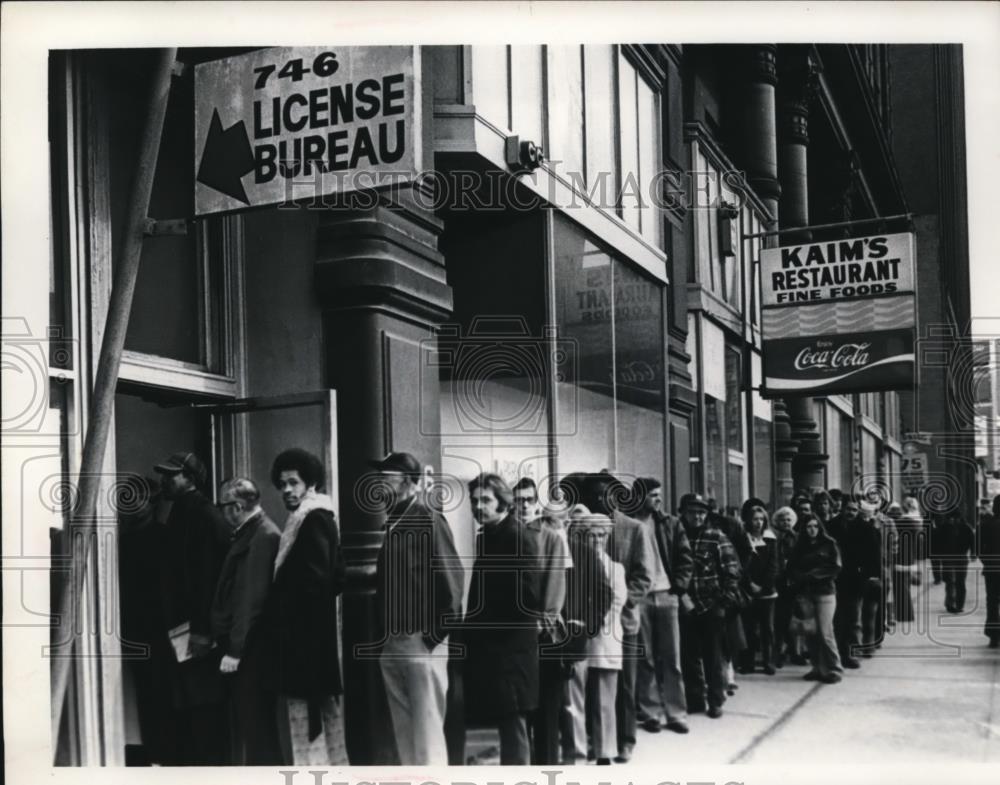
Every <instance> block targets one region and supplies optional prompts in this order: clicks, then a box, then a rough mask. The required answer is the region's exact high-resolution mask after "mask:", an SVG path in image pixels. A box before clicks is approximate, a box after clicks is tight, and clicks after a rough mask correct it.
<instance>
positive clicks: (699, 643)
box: [680, 611, 728, 711]
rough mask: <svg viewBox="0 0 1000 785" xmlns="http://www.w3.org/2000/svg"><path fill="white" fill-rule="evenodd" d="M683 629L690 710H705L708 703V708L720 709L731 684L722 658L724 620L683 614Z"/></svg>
mask: <svg viewBox="0 0 1000 785" xmlns="http://www.w3.org/2000/svg"><path fill="white" fill-rule="evenodd" d="M680 628H681V661H682V663H683V670H684V690H685V693H686V695H687V704H688V710H689V711H694V710H703V709H704V708H705V704H706V702H707V704H708V707H709V708H721V707H722V704H723V703H725V701H726V683H727V681H728V680H727V678H726V674H725V663H724V661H723V658H722V636H723V635H724V634H725V631H726V619H725V616H723V615H720V614H717V613H714V612H712V611H709V612H708V613H701V614H698V615H692V614H689V613H686V614H682V615H681V618H680Z"/></svg>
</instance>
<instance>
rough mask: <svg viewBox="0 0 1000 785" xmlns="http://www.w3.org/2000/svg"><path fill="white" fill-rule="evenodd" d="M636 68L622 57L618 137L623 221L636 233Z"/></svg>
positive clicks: (638, 183) (639, 188)
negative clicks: (619, 142) (619, 143)
mask: <svg viewBox="0 0 1000 785" xmlns="http://www.w3.org/2000/svg"><path fill="white" fill-rule="evenodd" d="M636 79H638V76H637V74H636V72H635V68H633V67H632V65H631V64H630V63H629V61H628V60H627V59H626V58H625V55H623V54H621V53H619V54H618V135H619V138H620V139H621V161H622V164H621V179H622V187H621V202H622V205H621V206H622V218H623V219H624V220H625V223H627V224H629V225H630V226H632V227H633V228H634V229H635V230H636V231H638V230H639V229H640V218H639V194H641V193H642V185H641V184H642V179H641V177H640V172H639V128H638V106H637V103H636V102H637V100H638V99H637V96H636Z"/></svg>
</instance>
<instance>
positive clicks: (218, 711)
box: [155, 452, 229, 766]
mask: <svg viewBox="0 0 1000 785" xmlns="http://www.w3.org/2000/svg"><path fill="white" fill-rule="evenodd" d="M155 470H156V471H157V472H158V473H159V474H161V475H162V476H163V483H162V493H163V496H164V497H165V498H166V499H168V500H169V501H171V502H172V505H171V508H170V514H169V515H168V517H167V521H166V527H165V528H166V534H165V537H164V540H165V542H164V550H163V554H162V556H161V601H162V603H163V611H164V616H163V618H164V621H165V623H166V627H167V630H166V632H167V633H168V634H170V633H171V631H172V630H173V631H174V634H173V635H172V638H173V640H174V646H175V651H176V660H177V661H176V663H175V665H176V667H173V668H172V669H171V671H172V678H171V687H172V693H173V707H174V711H173V723H172V725H173V736H174V744H173V745H172V746H173V753H172V754H168V756H167V760H166V761H165V762H166V763H169V764H173V765H182V766H183V765H191V766H196V765H202V766H213V765H215V766H218V765H225V764H227V763H228V762H229V755H228V750H229V728H228V723H227V712H226V709H225V706H226V704H225V691H224V684H223V681H222V676H221V674H220V673H219V661H220V659H221V658H222V653H223V652H222V650H221V649H219V648H218V647H216V646H215V645H214V644H213V641H212V627H211V610H212V600H213V598H214V596H215V587H216V584H217V583H218V580H219V573H220V572H221V570H222V562H223V560H224V559H225V556H226V551H227V550H228V548H229V532H228V526H227V525H226V522H225V520H224V519H223V517H222V514H221V513H220V512H219V511H218V510H217V509H216V508H215V506H214V505H213V504H212V502H211V501H209V499H208V498H207V497H206V496H205V495H204V494H203V493H202V492H201V491H200V490H199V488H200V487H201V486H202V485H203V484H204V483H205V480H206V477H207V472H206V471H205V465H204V464H203V463H202V462H201V461H200V460H199V459H198V456H196V455H195V454H194V453H192V452H178V453H174V454H173V455H171V456H170V457H169V458H167V459H166V460H165V461H163V462H162V463H160V464H158V465H157V466H156V467H155ZM183 625H187V631H186V632H185V631H184V626H183ZM178 646H180V647H182V650H178V649H177V647H178Z"/></svg>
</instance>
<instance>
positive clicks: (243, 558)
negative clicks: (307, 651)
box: [212, 477, 282, 766]
mask: <svg viewBox="0 0 1000 785" xmlns="http://www.w3.org/2000/svg"><path fill="white" fill-rule="evenodd" d="M216 506H217V507H219V508H220V509H221V510H222V515H223V517H224V518H225V519H226V523H227V524H229V526H230V529H231V531H232V535H231V536H232V544H231V545H230V546H229V553H228V554H227V555H226V560H225V562H224V563H223V565H222V573H221V575H220V576H219V584H218V587H217V588H216V592H215V600H214V602H213V603H212V633H213V635H214V637H215V640H216V641H217V642H218V643H219V645H220V647H221V648H222V651H223V652H224V653H223V657H222V661H221V662H220V663H219V670H220V671H221V672H222V673H223V674H226V675H227V676H226V681H227V682H228V685H227V686H228V687H229V689H228V692H229V695H230V701H231V703H232V707H233V716H234V718H235V720H236V735H237V750H236V756H235V761H234V762H236V763H240V764H242V765H246V766H277V765H278V764H280V763H281V762H282V759H281V751H280V746H279V743H278V727H277V722H276V717H277V714H276V698H277V696H276V695H275V694H274V692H273V691H271V690H269V689H268V688H267V686H266V679H265V678H264V676H265V674H266V669H267V666H266V664H265V661H264V660H265V653H264V649H265V646H264V640H263V636H262V634H261V633H262V631H261V629H260V626H259V622H260V619H261V614H262V613H263V611H264V603H265V601H266V600H267V595H268V592H269V591H270V590H271V578H272V575H273V574H274V558H275V556H276V555H277V553H278V543H279V542H280V541H281V532H280V531H279V530H278V527H277V526H276V525H275V524H274V521H272V520H271V519H270V518H268V517H267V514H266V513H265V512H264V510H263V509H262V508H261V506H260V490H259V489H258V488H257V485H256V484H255V483H254V482H253V481H252V480H248V479H245V478H242V477H237V478H234V479H232V480H228V481H227V482H225V483H223V485H222V488H221V490H220V493H219V503H218V505H216ZM240 748H242V749H240Z"/></svg>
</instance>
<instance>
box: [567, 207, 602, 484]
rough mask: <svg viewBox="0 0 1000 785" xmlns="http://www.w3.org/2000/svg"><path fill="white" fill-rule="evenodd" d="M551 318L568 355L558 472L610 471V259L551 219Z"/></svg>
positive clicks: (571, 227)
mask: <svg viewBox="0 0 1000 785" xmlns="http://www.w3.org/2000/svg"><path fill="white" fill-rule="evenodd" d="M553 230H554V232H555V242H554V248H555V278H556V320H557V324H558V327H559V339H560V341H562V342H565V345H566V346H567V347H568V348H569V351H571V352H572V354H573V357H572V358H571V361H570V362H569V363H567V374H568V375H567V378H566V379H565V380H564V381H559V382H557V389H558V391H559V393H558V394H559V399H558V400H559V424H558V425H559V427H558V435H557V445H558V448H559V471H560V473H562V474H566V473H569V472H573V471H600V470H601V469H605V468H607V469H615V468H616V466H615V465H614V459H615V433H614V420H615V403H614V383H613V382H614V376H613V368H614V307H613V303H614V276H613V266H612V259H611V257H610V256H608V255H607V254H606V253H604V252H603V251H602V250H601V249H599V248H598V247H596V246H595V245H594V244H592V243H591V242H590V241H589V240H587V239H586V237H585V236H584V235H583V233H582V232H581V231H580V230H578V229H576V228H575V227H574V225H573V224H571V223H570V222H569V221H568V220H566V219H565V218H562V217H560V216H556V220H555V222H554V227H553Z"/></svg>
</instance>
